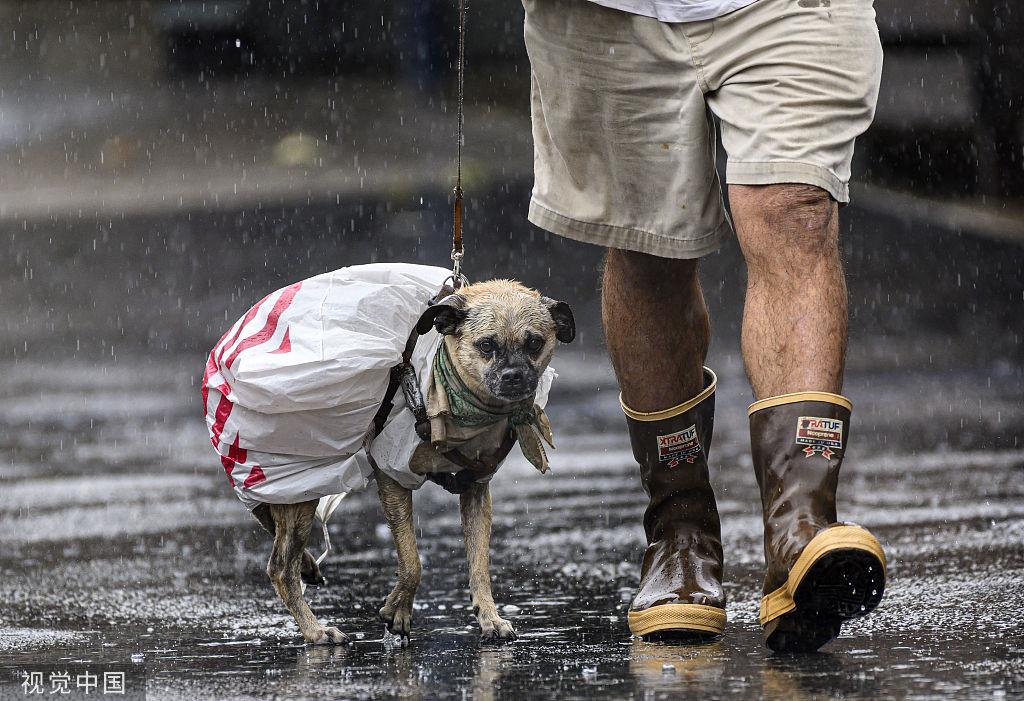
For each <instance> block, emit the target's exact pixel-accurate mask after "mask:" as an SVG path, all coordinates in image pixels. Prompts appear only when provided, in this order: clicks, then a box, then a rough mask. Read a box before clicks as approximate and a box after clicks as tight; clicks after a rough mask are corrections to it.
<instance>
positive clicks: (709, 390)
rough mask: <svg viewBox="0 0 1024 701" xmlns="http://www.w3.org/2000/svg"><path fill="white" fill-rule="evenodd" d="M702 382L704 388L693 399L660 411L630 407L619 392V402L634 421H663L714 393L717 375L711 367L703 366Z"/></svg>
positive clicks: (687, 409) (624, 411) (692, 406)
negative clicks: (637, 409)
mask: <svg viewBox="0 0 1024 701" xmlns="http://www.w3.org/2000/svg"><path fill="white" fill-rule="evenodd" d="M704 383H705V386H704V389H703V390H702V391H701V393H700V394H698V395H697V396H696V397H694V398H693V399H690V400H687V401H685V402H683V403H682V404H677V405H675V406H674V407H671V408H669V409H662V410H661V411H649V412H648V411H636V410H635V409H630V408H629V407H628V406H626V403H625V402H624V401H622V395H621V394H619V404H620V405H622V411H623V413H625V415H626V416H628V417H629V418H631V419H633V420H634V421H663V420H664V419H671V418H672V417H674V416H679V415H680V414H682V413H683V412H686V411H689V410H690V409H692V408H694V407H695V406H697V405H698V404H700V403H701V402H703V401H704V400H705V399H707V398H708V397H710V396H711V395H712V394H714V393H715V387H717V386H718V376H717V375H715V373H714V372H712V370H711V368H704Z"/></svg>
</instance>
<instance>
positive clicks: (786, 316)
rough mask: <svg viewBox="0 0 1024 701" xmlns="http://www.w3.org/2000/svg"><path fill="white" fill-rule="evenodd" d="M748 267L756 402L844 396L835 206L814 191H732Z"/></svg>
mask: <svg viewBox="0 0 1024 701" xmlns="http://www.w3.org/2000/svg"><path fill="white" fill-rule="evenodd" d="M729 203H730V207H731V209H732V215H733V220H734V222H735V224H736V234H737V236H738V238H739V242H740V248H741V249H742V250H743V257H744V258H745V259H746V262H747V300H746V305H745V307H744V310H743V336H742V345H743V360H744V363H745V364H746V367H747V375H748V376H749V378H750V384H751V386H752V387H753V389H754V395H755V396H756V397H757V398H758V399H764V398H765V397H773V396H777V395H780V394H787V393H790V392H805V391H823V392H835V393H839V392H841V391H842V385H843V364H844V362H845V356H846V325H847V311H846V310H847V295H846V280H845V278H844V276H843V265H842V261H841V260H840V257H839V222H838V218H839V212H838V205H837V204H836V202H835V201H834V200H833V199H831V198H830V197H829V195H828V193H827V192H825V191H824V190H822V189H820V188H817V187H813V186H811V185H797V184H792V185H761V186H747V185H730V186H729Z"/></svg>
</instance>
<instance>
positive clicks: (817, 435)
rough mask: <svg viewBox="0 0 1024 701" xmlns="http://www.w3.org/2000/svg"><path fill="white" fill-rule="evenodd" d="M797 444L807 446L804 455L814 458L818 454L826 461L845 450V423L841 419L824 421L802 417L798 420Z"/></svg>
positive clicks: (819, 418)
mask: <svg viewBox="0 0 1024 701" xmlns="http://www.w3.org/2000/svg"><path fill="white" fill-rule="evenodd" d="M796 444H797V445H802V446H806V447H805V448H804V455H806V456H807V457H809V458H810V457H813V456H814V455H815V454H816V453H821V456H822V457H823V458H825V459H826V460H827V459H829V458H831V457H832V456H833V455H835V451H836V450H842V449H843V422H842V420H841V419H824V418H821V417H818V416H801V417H799V418H798V419H797V420H796Z"/></svg>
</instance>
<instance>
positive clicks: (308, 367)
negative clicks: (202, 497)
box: [202, 263, 556, 536]
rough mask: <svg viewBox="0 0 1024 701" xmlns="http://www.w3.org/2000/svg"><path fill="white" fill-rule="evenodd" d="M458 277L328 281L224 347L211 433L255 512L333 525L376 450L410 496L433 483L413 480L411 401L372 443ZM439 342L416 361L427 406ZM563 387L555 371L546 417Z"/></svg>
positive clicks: (350, 274)
mask: <svg viewBox="0 0 1024 701" xmlns="http://www.w3.org/2000/svg"><path fill="white" fill-rule="evenodd" d="M450 274H451V273H450V271H448V270H447V269H444V268H435V267H429V266H423V265H410V264H405V263H378V264H373V265H359V266H352V267H349V268H341V269H340V270H335V271H333V272H330V273H324V274H323V275H318V276H316V277H313V278H309V279H308V280H303V281H302V282H298V283H295V284H294V285H290V286H288V287H285V288H283V289H281V290H278V291H276V292H274V293H272V294H270V295H268V296H267V297H265V298H264V299H263V300H261V301H260V302H259V303H258V304H256V305H255V306H254V307H253V308H252V309H250V310H249V311H248V312H247V313H246V314H245V316H243V317H242V318H241V319H239V320H238V321H237V322H235V324H234V325H232V327H231V328H230V329H229V330H228V332H227V333H226V334H225V335H224V337H223V338H221V340H220V341H219V342H218V343H217V345H216V346H214V348H213V351H212V352H211V353H210V357H209V360H208V362H207V365H206V372H205V373H204V376H203V382H202V393H203V402H204V406H205V407H206V424H207V427H208V429H209V432H210V439H211V441H212V443H213V446H214V448H215V450H216V451H217V453H218V455H219V456H220V460H221V464H222V465H223V466H224V470H225V472H226V473H227V476H228V480H229V481H230V482H231V485H232V487H233V488H234V490H235V493H236V494H237V495H238V498H239V499H241V500H242V502H243V503H244V504H245V505H246V506H247V507H248V508H249V509H253V508H255V507H256V506H257V505H259V504H260V503H269V504H294V503H297V502H301V501H308V500H311V499H319V500H320V504H319V505H318V509H317V516H318V517H319V518H320V520H321V521H322V522H324V523H326V521H327V520H328V519H329V518H330V517H331V514H332V513H333V512H334V510H335V509H336V508H337V506H338V504H339V503H340V501H341V500H342V499H343V498H344V496H345V495H346V494H348V493H351V492H353V491H356V490H359V489H362V488H364V487H365V486H366V485H367V483H368V481H369V479H370V478H371V477H372V475H373V468H372V466H371V464H370V460H369V457H368V456H367V451H368V452H369V454H370V455H372V456H373V461H374V464H376V466H377V467H378V468H379V469H381V470H382V471H384V472H386V473H387V474H388V475H390V476H391V477H392V478H394V479H395V480H396V481H397V482H398V483H399V484H401V485H403V486H405V487H406V488H408V489H416V488H418V487H420V486H421V485H422V484H423V483H424V481H425V478H424V477H423V476H422V475H417V474H414V473H413V472H412V471H411V470H410V469H409V458H410V457H411V456H412V453H413V451H414V450H415V449H416V447H417V446H418V445H419V443H420V439H419V437H418V436H417V435H416V431H415V427H414V425H415V421H414V418H413V415H412V412H410V411H407V410H405V408H404V407H405V398H404V396H403V395H402V393H401V392H400V391H399V392H398V393H397V394H396V395H395V397H394V399H393V401H394V409H393V410H392V411H391V414H390V416H389V417H388V420H387V422H386V423H385V425H384V429H383V431H381V433H380V435H379V436H376V437H375V438H374V439H373V441H372V442H370V443H369V444H368V445H367V435H368V432H369V431H370V428H371V424H372V422H373V418H374V416H375V415H376V413H377V409H378V408H379V407H380V404H381V402H382V401H383V399H384V395H385V393H386V392H387V386H388V380H389V377H390V372H391V368H392V367H394V366H395V365H397V364H398V363H400V362H401V359H402V353H403V351H404V350H405V345H406V342H407V341H408V338H409V334H410V332H411V331H412V329H413V327H414V326H415V325H416V322H417V321H418V320H419V318H420V316H421V315H422V314H423V312H424V311H425V310H426V308H427V304H428V302H429V300H430V299H431V298H432V297H433V296H434V295H436V294H437V293H438V291H439V290H440V288H441V285H442V284H443V283H444V281H445V280H446V279H447V278H448V276H449V275H450ZM440 343H441V337H440V336H439V335H438V334H437V332H436V331H433V330H431V331H429V332H428V333H426V334H424V335H423V336H421V337H420V338H419V340H418V342H417V344H416V349H415V352H414V353H413V356H412V359H411V362H412V365H413V367H414V368H415V370H416V373H417V377H418V378H419V382H420V387H421V389H422V390H423V392H424V396H426V391H427V386H428V384H429V382H430V367H431V365H432V363H433V360H434V355H435V353H437V349H438V347H439V346H440ZM555 377H556V374H555V372H554V370H553V369H552V368H548V369H547V370H546V372H545V373H544V374H543V375H542V376H541V378H540V382H539V384H538V387H537V395H536V399H535V402H536V403H537V404H538V405H539V406H540V407H541V408H543V407H544V406H545V404H546V403H547V398H548V392H549V390H550V388H551V383H552V381H553V380H554V378H555ZM325 536H326V533H325Z"/></svg>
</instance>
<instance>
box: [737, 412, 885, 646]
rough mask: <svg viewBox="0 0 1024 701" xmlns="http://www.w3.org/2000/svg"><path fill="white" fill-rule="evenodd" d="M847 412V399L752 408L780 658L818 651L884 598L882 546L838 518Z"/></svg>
mask: <svg viewBox="0 0 1024 701" xmlns="http://www.w3.org/2000/svg"><path fill="white" fill-rule="evenodd" d="M850 409H851V405H850V401H849V400H848V399H846V397H843V396H840V395H838V394H830V393H828V392H800V393H796V394H785V395H782V396H779V397H770V398H768V399H764V400H761V401H759V402H755V403H753V404H751V405H750V408H749V414H750V444H751V452H752V457H753V460H754V472H755V474H756V476H757V484H758V486H759V487H760V489H761V506H762V508H763V513H764V558H765V564H766V566H767V570H768V571H767V574H766V575H765V580H764V598H762V599H761V625H762V626H763V628H764V638H765V644H766V645H767V646H768V647H769V648H771V649H772V650H775V651H777V652H811V651H814V650H817V649H818V648H820V647H821V646H822V645H824V644H826V643H828V642H830V641H831V640H834V639H835V638H836V636H838V635H839V629H840V626H841V625H842V623H843V621H846V620H849V619H850V618H854V617H856V616H863V615H865V614H867V613H869V612H870V611H871V610H872V609H874V608H875V607H876V606H877V605H878V602H879V601H880V600H881V598H882V592H883V590H884V588H885V554H884V553H883V552H882V546H881V545H880V544H879V542H878V540H877V539H876V538H875V537H874V536H873V535H871V533H869V532H868V531H867V530H866V529H864V528H861V527H860V526H857V525H856V524H852V523H837V520H836V484H837V482H838V478H839V467H840V465H842V462H843V453H844V452H845V449H846V445H847V440H848V438H849V432H850Z"/></svg>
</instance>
